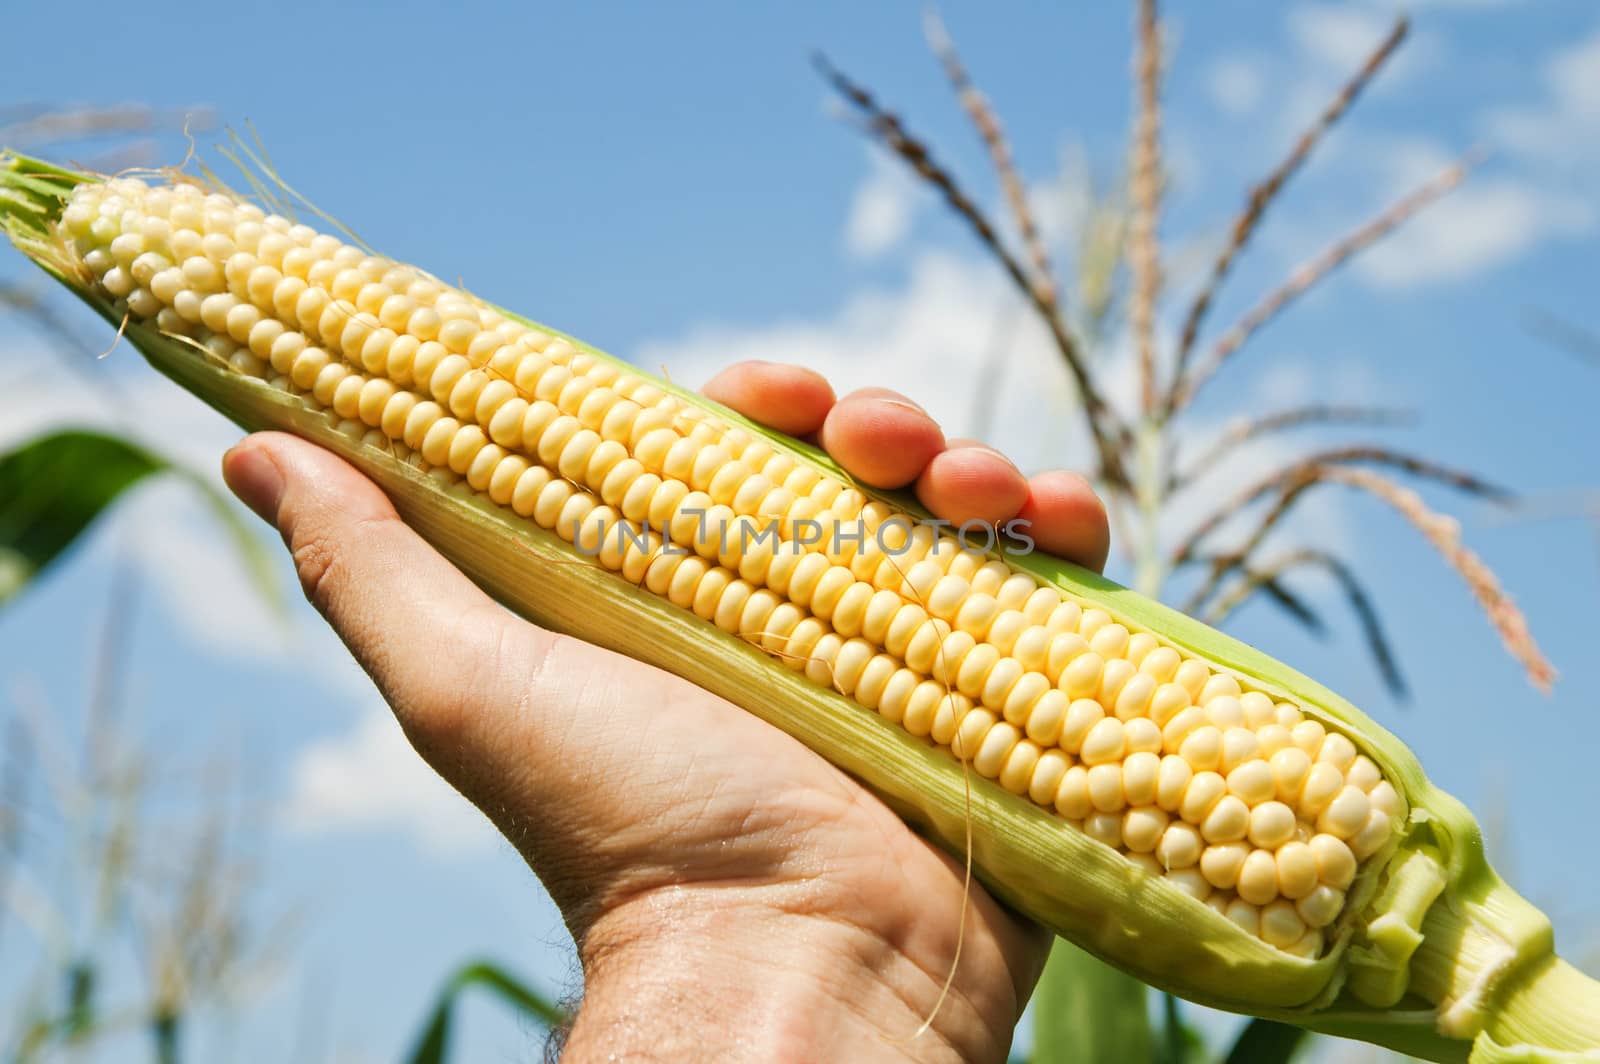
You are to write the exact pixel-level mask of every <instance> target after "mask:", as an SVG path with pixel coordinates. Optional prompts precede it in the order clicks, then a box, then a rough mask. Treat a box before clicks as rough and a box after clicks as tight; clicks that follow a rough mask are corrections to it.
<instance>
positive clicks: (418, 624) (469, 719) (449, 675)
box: [222, 432, 550, 754]
mask: <svg viewBox="0 0 1600 1064" xmlns="http://www.w3.org/2000/svg"><path fill="white" fill-rule="evenodd" d="M222 473H223V477H224V479H225V480H226V481H227V483H228V486H229V487H230V488H232V489H233V491H234V493H235V494H236V495H238V496H239V498H240V499H241V500H243V501H244V502H245V504H246V505H248V506H249V507H250V508H251V509H252V510H254V511H255V512H256V513H257V514H259V515H260V516H261V517H262V518H264V519H265V520H267V521H268V522H269V523H271V524H273V525H275V526H276V527H277V529H278V531H279V533H280V534H281V535H282V536H283V541H284V543H285V544H286V545H287V546H288V548H289V551H290V553H291V555H292V556H293V558H294V563H295V568H296V570H297V571H298V573H299V576H300V583H301V585H302V587H303V588H304V590H305V593H306V597H307V598H308V599H310V600H311V602H312V604H313V605H315V606H316V607H317V609H318V610H319V611H321V613H322V614H323V616H325V617H326V618H327V619H328V623H329V624H330V625H332V626H333V628H334V630H335V631H336V632H338V633H339V637H340V638H341V639H343V640H344V643H345V645H346V646H347V647H349V648H350V651H351V653H352V654H354V655H355V657H356V660H357V661H359V662H360V663H361V665H362V667H363V668H365V669H366V670H367V672H368V674H370V675H371V676H372V678H373V680H374V681H375V682H376V683H377V685H378V688H379V690H381V691H382V692H383V694H384V697H385V698H386V699H387V700H388V701H389V704H390V705H391V706H393V707H394V709H395V712H396V715H397V716H398V717H399V718H400V722H401V724H402V725H403V726H404V727H405V728H406V731H407V733H408V734H409V735H411V736H412V739H413V742H416V743H418V745H419V748H421V747H423V746H427V745H435V744H433V743H432V739H434V738H439V739H441V740H442V739H443V738H444V737H446V736H448V737H449V741H451V742H456V741H462V740H465V739H467V738H468V736H466V735H464V734H463V732H464V731H465V730H466V729H468V728H470V726H471V725H472V724H473V723H474V721H476V720H478V719H479V718H481V716H482V714H479V713H475V712H473V711H472V709H471V708H470V707H474V706H479V705H493V704H496V703H497V701H499V700H502V699H503V700H505V702H506V703H507V704H515V698H511V697H508V695H509V694H510V692H506V691H502V690H500V689H499V687H498V686H497V685H503V684H504V679H503V678H504V677H506V676H509V675H513V674H515V673H516V672H517V671H519V670H518V669H516V668H510V669H508V668H506V667H505V666H506V658H507V656H508V655H509V656H510V657H511V658H512V659H514V660H513V662H512V664H520V665H522V666H523V667H525V668H527V669H532V668H533V667H535V665H536V664H537V663H538V662H539V661H540V660H541V658H542V656H543V654H544V651H545V647H546V645H547V644H548V641H549V639H550V636H549V633H546V632H543V631H541V630H540V629H538V628H535V627H533V626H532V625H517V626H515V627H514V628H512V627H511V626H509V625H508V624H506V621H507V618H506V615H505V613H504V611H503V610H501V609H500V608H499V607H498V606H497V605H496V604H495V603H494V602H493V601H492V600H491V599H490V598H489V597H488V596H487V595H485V594H484V593H483V592H482V591H481V590H479V589H478V588H477V587H476V586H475V585H474V584H473V583H472V582H471V581H469V580H468V579H467V578H466V577H465V576H464V575H462V573H461V571H460V570H459V569H457V568H455V566H453V565H451V564H450V563H449V562H448V561H446V560H445V559H444V558H443V557H442V556H441V555H440V554H439V553H438V552H436V551H435V550H434V549H433V548H432V547H430V546H429V545H428V544H427V543H426V542H424V541H423V540H422V538H421V537H420V536H418V535H417V534H416V533H415V532H413V531H412V530H411V529H410V528H409V527H407V526H406V525H405V524H404V523H403V522H402V521H401V520H400V517H399V515H398V514H396V513H395V510H394V507H393V506H392V505H391V504H390V503H389V500H388V498H387V497H386V496H385V495H384V494H383V492H382V491H381V490H379V488H378V487H377V485H375V484H373V483H372V481H370V480H368V479H367V478H366V477H364V476H362V475H361V474H360V473H359V472H357V471H356V470H355V469H354V468H353V467H352V466H350V465H349V464H348V463H346V462H345V461H343V460H342V459H340V458H338V457H337V456H335V455H333V454H332V453H330V452H328V451H325V450H323V449H322V448H320V447H317V446H315V445H314V444H310V443H307V442H306V441H304V440H300V439H296V438H295V437H293V436H288V435H285V434H282V433H274V432H269V433H261V434H258V435H254V436H250V437H247V438H246V439H245V440H243V441H242V442H240V443H239V444H238V445H237V446H235V447H234V448H233V449H232V450H230V451H229V452H228V453H227V454H226V455H224V456H223V459H222ZM508 631H509V634H508ZM441 646H443V647H449V648H450V651H449V653H444V654H440V653H435V652H434V650H433V649H432V648H437V647H441ZM424 753H425V754H427V753H429V751H427V750H424Z"/></svg>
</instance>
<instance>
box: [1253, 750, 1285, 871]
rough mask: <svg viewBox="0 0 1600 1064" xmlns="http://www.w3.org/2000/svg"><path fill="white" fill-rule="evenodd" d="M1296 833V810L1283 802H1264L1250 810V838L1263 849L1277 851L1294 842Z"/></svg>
mask: <svg viewBox="0 0 1600 1064" xmlns="http://www.w3.org/2000/svg"><path fill="white" fill-rule="evenodd" d="M1258 763H1259V762H1258ZM1294 832H1295V818H1294V810H1293V809H1290V808H1289V807H1288V806H1286V805H1284V804H1283V803H1282V802H1263V803H1261V804H1260V805H1258V806H1256V807H1255V808H1254V809H1251V810H1250V833H1249V838H1250V841H1251V842H1252V843H1254V844H1255V845H1257V846H1259V847H1261V848H1262V849H1264V850H1276V849H1277V848H1278V847H1279V846H1282V845H1283V844H1284V843H1286V842H1289V841H1290V840H1292V839H1293V838H1294Z"/></svg>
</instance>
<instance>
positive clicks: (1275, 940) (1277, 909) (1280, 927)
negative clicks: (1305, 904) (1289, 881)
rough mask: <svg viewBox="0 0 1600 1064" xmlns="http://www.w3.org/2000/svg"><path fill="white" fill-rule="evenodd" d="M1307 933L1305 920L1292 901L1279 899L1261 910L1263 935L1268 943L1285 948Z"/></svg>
mask: <svg viewBox="0 0 1600 1064" xmlns="http://www.w3.org/2000/svg"><path fill="white" fill-rule="evenodd" d="M1305 933H1306V925H1305V921H1303V920H1301V919H1300V914H1299V913H1297V912H1295V909H1294V904H1293V903H1292V902H1288V901H1284V900H1282V899H1279V900H1278V901H1275V902H1272V903H1271V904H1270V905H1267V906H1266V907H1265V908H1263V909H1262V910H1261V937H1262V939H1264V940H1265V941H1266V942H1267V944H1268V945H1272V946H1277V947H1278V948H1279V949H1285V948H1287V947H1289V946H1292V945H1294V944H1295V943H1296V942H1298V941H1300V938H1301V936H1303V935H1304V934H1305Z"/></svg>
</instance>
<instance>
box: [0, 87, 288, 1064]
mask: <svg viewBox="0 0 1600 1064" xmlns="http://www.w3.org/2000/svg"><path fill="white" fill-rule="evenodd" d="M196 124H204V118H203V116H201V117H200V118H199V119H198V121H197V119H196V117H195V116H193V115H188V116H185V115H167V114H163V113H160V112H155V111H152V110H150V109H148V108H143V107H133V106H130V107H121V108H114V109H109V110H81V109H80V110H65V111H62V110H51V109H48V108H45V107H13V108H6V109H0V140H4V141H7V142H27V143H30V144H37V143H42V142H49V141H64V142H72V143H79V144H86V145H91V146H92V145H94V144H97V143H101V142H104V141H107V140H109V141H111V142H112V145H113V146H111V147H110V148H108V149H107V150H104V151H99V152H97V153H96V154H94V155H92V156H91V157H90V159H91V160H92V161H91V162H90V164H89V165H92V166H95V167H97V168H101V169H107V170H109V169H117V168H121V167H126V166H135V165H144V164H146V163H148V162H149V161H150V160H152V159H153V158H154V157H155V142H154V141H153V140H151V139H149V137H150V135H152V134H155V133H158V132H160V131H163V130H171V129H175V128H184V127H186V126H187V127H193V126H194V125H196ZM0 315H6V316H9V317H10V318H11V319H13V320H14V321H16V322H18V323H20V324H21V325H22V326H23V327H25V328H28V329H31V330H32V331H34V332H36V333H38V334H40V335H41V336H42V338H43V339H45V340H46V341H47V343H48V345H49V348H50V350H52V351H54V352H55V353H56V354H58V355H59V356H60V361H59V363H58V365H57V369H58V370H62V371H65V372H70V373H75V374H81V373H85V372H86V371H88V370H89V369H90V367H91V366H92V364H93V362H92V359H93V355H94V354H95V351H94V349H93V348H92V347H91V346H90V345H89V344H88V343H87V342H86V341H85V339H84V338H83V337H81V336H79V335H78V334H77V333H76V331H75V329H74V327H73V326H72V324H71V320H70V319H69V318H67V317H64V316H61V315H59V314H58V313H57V312H56V310H55V308H54V306H53V304H52V303H51V302H50V301H49V300H48V299H47V298H46V295H45V293H43V292H41V291H39V290H37V289H34V288H32V287H29V286H27V285H25V284H23V283H18V282H12V281H10V280H9V279H6V278H0ZM44 371H46V372H48V369H46V370H44ZM95 384H96V391H97V392H98V393H101V394H104V393H107V392H110V393H112V395H113V397H114V392H115V387H116V381H115V378H113V377H111V376H110V375H107V374H96V375H95ZM120 408H121V407H120V404H117V403H116V402H115V401H114V398H113V399H112V401H109V402H108V404H107V413H108V416H109V420H111V421H112V422H116V421H118V417H117V412H118V410H119V409H120ZM156 476H168V477H177V478H180V479H182V480H184V481H186V482H187V483H188V484H189V485H190V486H191V488H192V489H193V490H195V491H196V492H198V493H199V494H200V496H201V497H202V498H204V499H205V500H206V501H207V502H208V503H210V505H211V507H212V509H213V511H214V512H215V514H216V515H217V517H218V519H219V520H220V522H221V524H222V526H223V527H224V529H225V530H226V531H227V533H228V535H229V536H230V537H231V539H232V541H233V542H234V543H235V545H236V546H237V548H238V551H239V553H240V555H241V557H242V558H243V559H244V561H245V563H246V565H247V567H248V568H249V569H250V571H251V572H252V573H253V574H254V575H255V577H256V584H257V586H258V588H259V589H260V590H261V591H262V593H263V594H264V595H266V596H267V598H268V600H269V601H275V600H276V597H277V596H276V591H275V587H276V585H275V584H274V583H273V581H272V580H271V579H270V575H269V573H270V571H269V569H268V563H267V558H266V555H265V552H264V550H263V548H262V546H261V544H260V541H259V540H258V539H257V538H256V537H255V536H254V535H253V533H252V532H251V531H250V530H249V529H248V527H247V526H246V525H245V524H244V522H243V520H242V519H241V517H240V516H239V514H238V512H237V510H236V509H234V507H233V504H232V503H231V502H229V501H227V500H226V499H224V497H223V496H222V495H221V493H220V492H218V491H217V490H216V489H215V488H213V487H212V486H211V485H210V484H209V483H208V482H207V481H205V480H204V479H202V478H200V477H198V476H196V475H195V474H193V473H191V472H188V471H186V470H184V469H182V468H180V467H178V466H175V465H174V464H173V463H171V462H169V461H167V460H166V459H164V458H163V457H161V456H160V455H158V454H155V453H154V452H152V451H150V450H148V449H146V448H145V447H143V446H142V445H140V444H139V443H138V442H136V441H135V440H133V439H131V438H129V437H128V436H127V435H125V434H120V433H115V432H103V431H98V430H90V429H53V430H51V431H47V432H44V433H42V434H40V435H38V436H36V437H34V438H32V439H29V440H24V441H21V442H20V443H17V444H15V445H14V446H12V447H11V449H9V450H7V451H6V452H5V453H3V454H0V606H4V605H5V604H6V603H8V602H10V601H12V600H13V599H15V598H16V597H17V596H19V595H21V594H22V593H23V592H24V591H25V590H26V589H27V588H28V586H29V585H30V584H31V583H32V582H33V580H34V579H35V578H36V577H38V576H39V575H40V574H41V573H42V572H44V571H45V570H46V569H47V568H48V567H50V566H51V565H52V564H54V563H55V562H57V561H58V560H59V559H60V558H62V557H64V556H65V555H67V554H68V553H69V552H70V551H71V549H72V547H73V546H74V544H76V543H77V542H79V541H80V539H81V538H82V537H83V534H84V533H85V532H86V531H87V530H88V529H89V528H91V527H92V526H93V525H94V524H95V523H96V522H97V521H98V520H99V519H100V518H101V517H102V516H103V515H104V514H106V513H107V512H108V511H109V510H110V509H111V508H112V507H113V506H114V505H115V504H116V502H117V501H118V500H119V499H121V498H122V497H123V495H124V494H125V493H126V492H128V491H129V490H131V489H133V488H135V487H136V486H138V485H140V484H142V483H144V482H145V481H146V480H148V479H150V478H152V477H156ZM124 553H125V552H124ZM136 599H137V578H136V576H135V570H134V569H133V567H132V566H131V565H130V564H128V563H127V562H126V561H123V560H119V564H118V565H117V567H116V568H115V570H114V576H113V578H112V582H111V586H110V587H109V588H108V595H107V607H106V616H105V620H104V623H103V624H102V626H101V628H100V631H99V635H98V638H97V639H95V641H94V646H93V647H92V648H91V649H90V657H91V663H90V668H89V670H88V675H89V677H90V685H89V693H88V704H87V707H86V709H85V711H84V713H83V714H82V715H81V719H80V720H79V721H78V722H77V726H76V727H73V726H72V725H71V724H69V723H67V722H68V721H70V720H71V714H65V713H62V712H59V711H58V707H52V706H46V705H45V704H44V703H43V701H42V699H40V698H39V697H37V696H36V695H35V694H34V693H32V692H31V691H30V690H28V689H27V687H26V686H20V679H19V678H18V677H15V676H11V677H6V678H5V680H6V681H7V682H9V683H14V684H19V686H18V687H17V689H16V690H14V691H11V692H8V696H9V697H7V698H6V699H5V701H3V702H0V734H3V735H4V736H5V743H4V747H3V751H4V752H3V756H0V962H3V968H0V971H4V972H5V973H7V974H6V976H5V980H6V981H5V988H6V993H7V1000H5V1001H4V1003H3V1004H0V1056H3V1058H4V1059H6V1060H10V1061H16V1062H19V1064H20V1062H25V1061H42V1060H50V1059H62V1058H73V1059H79V1058H82V1057H83V1056H84V1055H85V1054H88V1053H90V1052H91V1051H93V1050H95V1049H97V1048H101V1049H105V1050H106V1051H107V1052H109V1053H112V1054H115V1055H116V1056H117V1057H119V1058H125V1057H126V1056H127V1055H128V1047H129V1046H130V1045H136V1044H139V1043H140V1042H143V1044H144V1045H145V1046H146V1047H147V1050H148V1054H149V1056H150V1057H151V1058H152V1059H154V1060H156V1061H159V1062H161V1064H170V1062H176V1061H178V1060H180V1059H182V1055H183V1053H182V1050H183V1047H184V1046H185V1044H186V1038H185V1033H186V1031H187V1029H188V1028H189V1027H191V1026H193V1025H194V1024H195V1023H196V1022H197V1021H199V1020H200V1019H202V1018H203V1017H206V1016H208V1015H209V1014H210V1013H211V1012H212V1011H214V1010H220V1009H223V1008H225V1007H228V1006H230V1005H232V1004H235V1003H237V1002H238V1001H239V1000H242V999H243V998H245V997H248V996H249V995H250V994H251V993H252V991H254V990H255V989H256V988H257V987H258V986H259V984H260V983H261V982H262V981H263V980H265V979H266V978H267V977H269V976H270V974H271V973H272V971H273V970H274V969H275V967H276V966H277V964H278V962H279V961H281V959H282V954H283V951H284V950H286V949H287V948H288V944H289V943H290V942H292V936H289V935H287V934H285V930H286V929H285V928H284V927H283V926H279V925H276V924H275V925H273V926H265V927H264V926H258V925H257V922H256V921H257V916H256V914H257V911H258V909H259V906H258V905H257V903H256V902H255V899H254V895H255V893H256V891H257V887H258V881H259V872H258V865H257V861H256V860H255V859H253V858H252V857H251V855H252V854H253V853H255V852H256V851H258V850H259V843H258V840H257V839H256V838H255V833H254V831H253V829H252V825H251V824H250V823H248V822H247V818H246V817H245V816H244V815H243V813H244V809H243V806H242V804H241V800H240V799H241V796H240V795H239V794H237V793H235V792H236V791H237V787H236V781H237V774H236V773H234V772H233V771H231V770H230V769H229V768H228V766H227V765H225V764H217V765H213V766H211V767H209V768H203V769H200V770H188V769H186V768H185V767H184V766H181V765H178V764H176V763H174V762H173V760H172V758H171V756H170V755H167V754H160V755H158V754H156V753H155V752H153V751H152V750H151V749H149V748H148V747H147V746H146V745H145V744H141V743H139V742H137V741H136V740H135V739H134V737H133V733H132V730H131V729H129V728H128V727H126V726H125V724H124V722H123V720H122V718H123V709H124V706H123V699H124V697H125V691H126V687H127V684H126V678H125V675H124V667H125V664H126V652H127V635H128V633H129V632H130V630H131V628H132V625H133V619H132V615H133V612H134V610H135V607H136V605H137V602H136ZM130 957H131V958H133V963H132V965H131V971H130V965H129V961H128V958H130Z"/></svg>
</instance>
